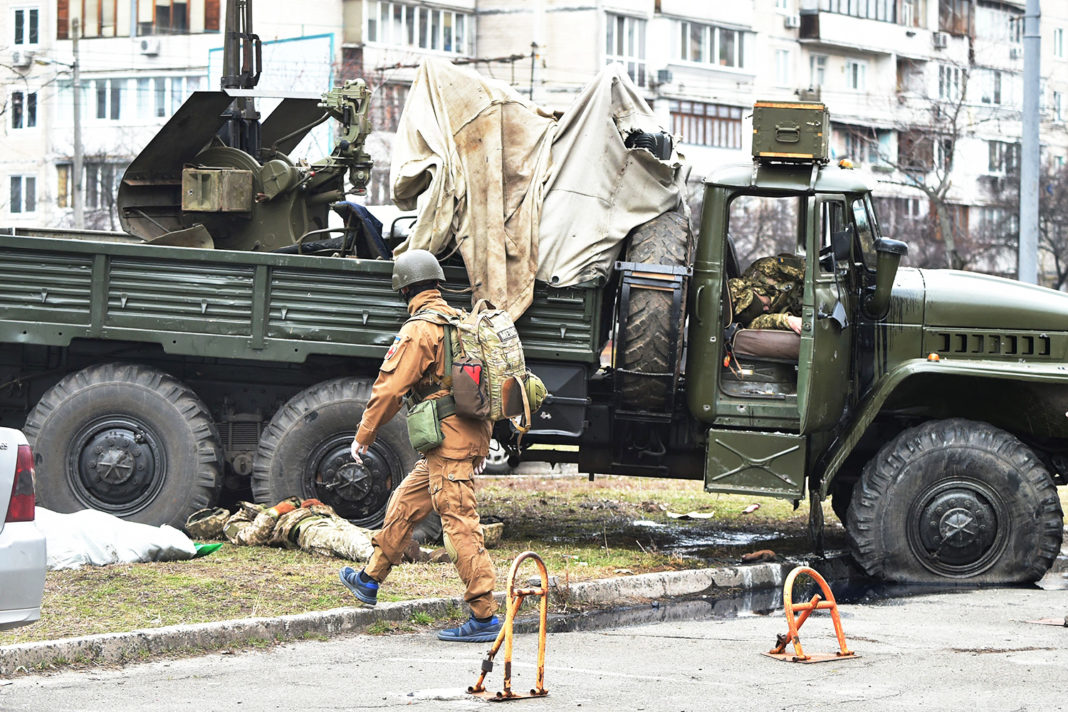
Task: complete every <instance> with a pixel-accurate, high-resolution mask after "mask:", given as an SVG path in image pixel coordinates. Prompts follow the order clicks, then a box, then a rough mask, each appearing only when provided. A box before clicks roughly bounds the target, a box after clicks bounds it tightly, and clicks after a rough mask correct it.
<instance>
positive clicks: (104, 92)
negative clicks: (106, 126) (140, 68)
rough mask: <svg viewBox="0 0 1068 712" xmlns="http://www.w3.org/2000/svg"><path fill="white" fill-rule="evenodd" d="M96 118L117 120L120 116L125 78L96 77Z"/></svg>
mask: <svg viewBox="0 0 1068 712" xmlns="http://www.w3.org/2000/svg"><path fill="white" fill-rule="evenodd" d="M94 86H95V89H96V92H95V93H96V114H95V116H96V118H98V119H110V120H111V121H118V120H119V119H120V118H121V110H122V94H123V91H124V90H125V89H126V80H125V79H97V80H96V81H95V82H94Z"/></svg>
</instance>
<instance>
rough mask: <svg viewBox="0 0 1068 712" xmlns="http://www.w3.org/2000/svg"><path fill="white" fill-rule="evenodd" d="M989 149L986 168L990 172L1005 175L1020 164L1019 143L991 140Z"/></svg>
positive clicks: (1016, 168) (1012, 171) (1013, 171)
mask: <svg viewBox="0 0 1068 712" xmlns="http://www.w3.org/2000/svg"><path fill="white" fill-rule="evenodd" d="M989 151H990V157H989V162H988V165H987V169H988V171H989V172H990V173H994V174H996V175H1005V174H1007V173H1016V172H1017V170H1018V169H1019V166H1020V144H1018V143H1007V142H1005V141H991V142H990V143H989Z"/></svg>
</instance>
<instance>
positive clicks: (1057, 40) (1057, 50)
mask: <svg viewBox="0 0 1068 712" xmlns="http://www.w3.org/2000/svg"><path fill="white" fill-rule="evenodd" d="M1053 56H1054V57H1057V58H1058V59H1064V29H1063V28H1061V27H1057V28H1054V30H1053Z"/></svg>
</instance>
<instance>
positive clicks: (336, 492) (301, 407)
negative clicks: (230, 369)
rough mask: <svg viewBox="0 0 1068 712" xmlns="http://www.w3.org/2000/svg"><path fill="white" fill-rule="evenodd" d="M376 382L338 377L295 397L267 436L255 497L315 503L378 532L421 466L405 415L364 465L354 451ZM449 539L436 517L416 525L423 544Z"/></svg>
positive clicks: (384, 432)
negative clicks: (404, 483) (392, 501)
mask: <svg viewBox="0 0 1068 712" xmlns="http://www.w3.org/2000/svg"><path fill="white" fill-rule="evenodd" d="M370 396H371V383H370V382H369V381H365V380H360V379H356V378H338V379H335V380H332V381H325V382H323V383H319V384H317V385H314V386H312V387H310V388H307V389H305V390H303V391H301V392H300V393H298V394H297V395H295V396H293V397H292V398H291V399H289V402H287V403H286V404H285V405H284V406H282V407H281V408H279V409H278V412H277V413H275V414H274V417H273V418H271V422H270V423H269V424H268V425H267V427H266V428H265V429H264V431H263V435H261V436H260V443H259V449H258V450H257V452H256V459H255V462H254V463H253V466H252V494H253V496H254V497H255V498H256V501H257V502H263V503H268V504H275V503H277V502H280V501H281V500H283V499H285V498H286V497H293V496H296V497H300V498H301V499H307V498H315V499H318V500H320V501H322V502H323V503H325V504H329V505H330V506H331V507H333V508H334V511H335V512H337V513H338V514H339V515H340V516H342V517H344V518H346V519H348V520H349V521H351V522H352V523H353V524H355V525H356V526H360V527H366V528H367V529H375V528H377V527H379V526H381V525H382V521H383V519H384V518H385V516H386V505H387V504H388V502H389V496H390V494H391V493H392V492H393V490H394V489H396V487H397V485H399V484H400V481H401V480H402V479H404V476H405V475H407V474H408V472H410V471H411V469H412V467H414V466H415V462H416V460H417V459H418V456H417V454H416V452H415V450H413V449H412V446H411V444H410V443H409V441H408V428H407V426H406V424H405V421H404V416H403V415H398V416H397V417H395V418H394V419H393V420H391V421H389V422H388V423H386V424H385V425H383V426H382V427H381V428H379V430H378V436H377V437H376V438H375V442H374V444H373V445H372V446H371V449H370V450H368V452H367V454H366V455H364V457H363V462H364V466H363V467H358V466H357V465H356V463H354V462H353V461H352V456H351V455H350V454H349V446H350V445H351V444H352V438H353V436H354V435H355V434H356V425H357V424H358V423H359V422H360V416H361V415H362V413H363V409H364V406H365V405H366V404H367V399H368V398H369V397H370ZM440 534H441V520H440V518H439V517H438V516H437V514H435V513H433V512H431V514H430V516H429V517H427V518H426V519H425V520H423V522H422V523H421V524H420V525H419V526H418V527H416V531H415V537H416V538H417V539H419V540H421V541H430V540H433V539H436V538H437V537H439V536H440Z"/></svg>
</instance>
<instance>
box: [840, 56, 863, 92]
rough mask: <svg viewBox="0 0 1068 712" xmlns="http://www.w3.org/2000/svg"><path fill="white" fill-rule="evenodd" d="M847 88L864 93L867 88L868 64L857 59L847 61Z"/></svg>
mask: <svg viewBox="0 0 1068 712" xmlns="http://www.w3.org/2000/svg"><path fill="white" fill-rule="evenodd" d="M845 73H846V87H847V88H849V89H852V90H853V91H864V90H865V89H866V87H867V74H868V63H867V62H862V61H860V60H856V59H847V60H846V63H845Z"/></svg>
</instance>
